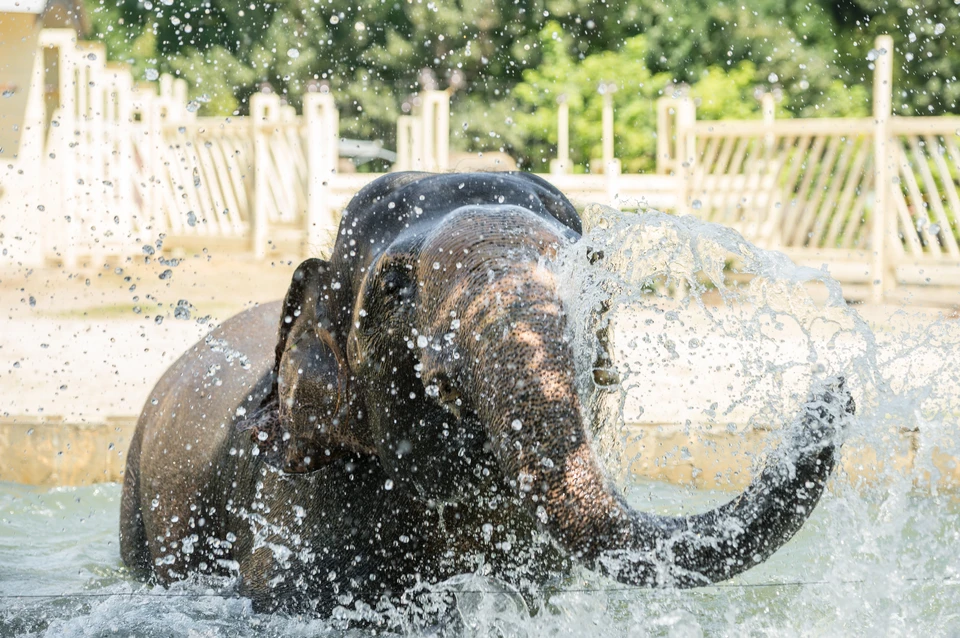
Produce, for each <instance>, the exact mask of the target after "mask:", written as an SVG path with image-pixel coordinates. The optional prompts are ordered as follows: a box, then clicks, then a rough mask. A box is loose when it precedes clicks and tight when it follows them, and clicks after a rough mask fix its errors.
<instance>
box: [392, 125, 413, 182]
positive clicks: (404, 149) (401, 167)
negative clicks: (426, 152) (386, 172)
mask: <svg viewBox="0 0 960 638" xmlns="http://www.w3.org/2000/svg"><path fill="white" fill-rule="evenodd" d="M413 148H414V140H413V117H412V116H410V115H401V116H400V117H398V118H397V161H396V163H395V164H394V165H393V170H395V171H409V170H412V169H413V154H414V151H413Z"/></svg>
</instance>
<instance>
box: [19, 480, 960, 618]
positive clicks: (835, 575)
mask: <svg viewBox="0 0 960 638" xmlns="http://www.w3.org/2000/svg"><path fill="white" fill-rule="evenodd" d="M629 497H630V500H631V502H632V503H633V504H634V505H635V506H637V507H640V508H644V509H647V508H656V509H660V510H661V511H679V510H680V509H694V508H695V509H702V508H704V507H708V506H709V504H710V503H712V502H716V501H717V500H723V499H725V498H729V494H722V493H716V492H705V491H691V490H686V489H683V488H677V487H672V486H669V485H665V484H662V483H640V484H637V485H634V486H633V487H632V488H631V489H630V491H629ZM119 499H120V486H119V485H113V484H110V485H100V486H95V487H82V488H66V489H54V490H36V489H29V488H24V487H21V486H16V485H10V484H6V485H2V486H0V512H2V513H0V517H2V527H0V594H2V595H3V597H4V603H3V606H2V608H0V635H4V636H13V635H33V636H101V635H131V634H133V635H150V636H215V635H241V636H261V635H265V636H322V635H340V634H341V631H340V630H339V629H338V628H337V627H335V626H331V625H330V624H329V623H327V622H325V621H321V620H317V619H311V618H298V617H289V616H282V615H261V614H255V613H253V611H252V610H251V607H250V604H249V602H248V601H246V600H243V599H240V598H236V597H233V596H231V594H230V593H229V588H228V589H227V591H226V593H225V594H218V593H217V592H216V591H214V590H213V589H212V588H211V587H210V586H209V585H208V584H203V583H189V584H185V585H181V586H178V587H176V588H175V589H172V590H166V589H162V588H150V587H145V586H143V585H141V584H140V583H137V582H135V581H132V580H130V579H129V578H128V577H127V575H126V574H125V573H124V570H123V568H122V567H121V564H120V558H119V554H118V549H117V540H116V535H117V527H118V509H119ZM849 499H850V494H849V493H848V488H844V487H843V486H842V485H840V484H835V485H834V490H833V491H832V492H831V493H830V494H828V495H827V496H826V497H825V501H824V502H823V503H821V507H819V508H818V509H817V511H816V512H815V513H814V515H813V517H812V518H811V520H810V522H809V523H808V524H807V525H806V526H805V527H804V528H803V529H802V530H801V531H800V533H799V534H798V535H797V537H796V538H795V539H794V540H793V541H791V542H790V543H789V544H788V545H787V546H785V547H784V548H783V549H782V550H781V551H779V552H778V553H777V554H775V555H774V556H773V558H772V559H770V560H769V561H768V562H767V563H765V564H763V565H760V566H759V567H757V568H755V569H753V570H751V571H749V572H747V573H746V574H745V575H744V576H743V577H741V578H738V579H736V580H734V581H731V582H728V583H723V584H721V585H718V586H714V587H708V588H704V589H699V590H691V591H648V590H632V589H629V588H624V587H622V586H620V585H618V584H616V583H613V582H610V581H607V580H604V579H602V578H599V577H596V576H594V575H591V574H587V573H583V574H579V575H578V577H574V578H571V579H569V581H567V582H566V583H564V585H563V586H564V587H565V588H566V589H568V590H570V591H567V592H562V593H554V594H552V595H550V596H549V597H548V603H547V605H546V606H545V607H544V608H543V609H541V610H540V611H539V612H538V613H537V614H535V615H531V614H530V613H529V612H528V611H527V610H526V609H525V608H524V607H523V603H521V602H520V601H518V600H514V599H513V598H512V597H510V596H509V595H504V594H502V593H489V594H477V593H466V594H461V595H459V596H458V611H459V616H460V618H461V619H462V623H463V624H462V625H460V626H459V627H458V628H457V629H456V631H457V632H463V633H467V634H472V635H478V636H485V635H491V632H494V631H495V630H496V629H499V630H500V631H501V632H502V634H503V635H526V636H551V635H564V636H567V635H569V636H594V637H595V636H600V635H603V636H627V635H638V634H651V635H663V636H697V635H716V634H741V633H743V632H749V633H754V634H761V635H763V634H774V635H838V634H839V635H867V634H870V633H876V632H879V633H878V635H887V634H900V635H948V634H952V633H956V632H958V631H960V580H958V576H960V574H958V571H960V556H958V553H957V551H956V550H957V548H958V547H960V541H958V540H957V533H958V530H960V525H958V523H960V505H958V503H957V502H956V501H955V500H953V499H950V498H947V497H939V498H937V497H932V496H929V495H920V494H917V493H916V492H915V491H913V490H909V489H906V488H904V487H903V486H891V487H888V488H885V489H882V490H881V489H877V490H875V491H873V492H872V493H871V494H868V495H867V498H864V499H858V500H849ZM775 583H780V584H775ZM457 587H459V588H460V589H464V590H469V591H470V592H475V591H478V590H481V591H483V590H485V591H493V590H496V589H497V587H496V584H495V583H490V582H484V581H480V580H473V581H468V582H464V583H459V584H457ZM444 631H445V629H444V628H434V629H432V630H429V631H426V632H418V633H420V634H423V633H426V634H437V633H441V634H442V633H443V632H444ZM446 631H450V628H449V627H447V628H446ZM355 633H356V634H357V635H366V633H368V632H365V631H363V630H355Z"/></svg>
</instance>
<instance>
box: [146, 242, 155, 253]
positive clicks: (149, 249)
mask: <svg viewBox="0 0 960 638" xmlns="http://www.w3.org/2000/svg"><path fill="white" fill-rule="evenodd" d="M155 252H156V251H155V250H154V249H153V246H151V245H150V244H147V245H146V246H144V247H143V254H144V255H152V254H153V253H155Z"/></svg>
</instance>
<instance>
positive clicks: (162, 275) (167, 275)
mask: <svg viewBox="0 0 960 638" xmlns="http://www.w3.org/2000/svg"><path fill="white" fill-rule="evenodd" d="M171 277H173V271H172V270H170V269H169V268H167V269H166V270H164V271H163V272H162V273H160V279H164V280H166V279H170V278H171Z"/></svg>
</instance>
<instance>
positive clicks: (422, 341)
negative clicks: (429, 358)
mask: <svg viewBox="0 0 960 638" xmlns="http://www.w3.org/2000/svg"><path fill="white" fill-rule="evenodd" d="M429 343H430V341H429V340H428V339H427V338H426V337H425V336H423V335H420V336H418V337H417V347H419V348H426V347H427V345H428V344H429Z"/></svg>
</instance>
